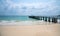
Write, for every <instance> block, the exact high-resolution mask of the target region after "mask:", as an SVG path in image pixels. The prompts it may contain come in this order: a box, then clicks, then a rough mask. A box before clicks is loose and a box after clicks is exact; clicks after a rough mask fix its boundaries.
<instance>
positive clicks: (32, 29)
mask: <svg viewBox="0 0 60 36" xmlns="http://www.w3.org/2000/svg"><path fill="white" fill-rule="evenodd" d="M2 24H3V25H2ZM59 27H60V24H58V23H48V22H43V21H22V22H8V23H7V22H3V23H0V36H60V34H59V33H60V28H59Z"/></svg>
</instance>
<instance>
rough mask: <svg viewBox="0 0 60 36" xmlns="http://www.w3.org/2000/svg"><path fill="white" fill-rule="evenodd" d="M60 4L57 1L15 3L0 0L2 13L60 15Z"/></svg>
mask: <svg viewBox="0 0 60 36" xmlns="http://www.w3.org/2000/svg"><path fill="white" fill-rule="evenodd" d="M59 12H60V6H59V5H57V4H56V1H55V0H53V1H49V2H37V3H15V2H12V1H11V0H0V13H1V14H0V15H59Z"/></svg>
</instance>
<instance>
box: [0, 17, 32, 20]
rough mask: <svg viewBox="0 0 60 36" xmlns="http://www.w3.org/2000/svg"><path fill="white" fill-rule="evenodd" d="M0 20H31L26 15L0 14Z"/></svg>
mask: <svg viewBox="0 0 60 36" xmlns="http://www.w3.org/2000/svg"><path fill="white" fill-rule="evenodd" d="M0 20H21V21H25V20H33V19H31V18H29V17H28V16H0Z"/></svg>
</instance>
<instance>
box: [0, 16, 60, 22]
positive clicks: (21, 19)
mask: <svg viewBox="0 0 60 36" xmlns="http://www.w3.org/2000/svg"><path fill="white" fill-rule="evenodd" d="M1 20H3V21H11V20H17V21H28V20H29V21H30V20H31V21H32V20H34V21H36V19H32V18H29V16H0V21H1ZM58 22H60V17H58Z"/></svg>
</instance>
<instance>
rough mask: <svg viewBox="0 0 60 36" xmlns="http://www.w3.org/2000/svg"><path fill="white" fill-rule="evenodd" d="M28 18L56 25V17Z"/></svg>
mask: <svg viewBox="0 0 60 36" xmlns="http://www.w3.org/2000/svg"><path fill="white" fill-rule="evenodd" d="M29 18H32V19H36V20H43V21H45V22H52V23H57V19H58V18H57V17H54V16H53V17H47V16H29Z"/></svg>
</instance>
